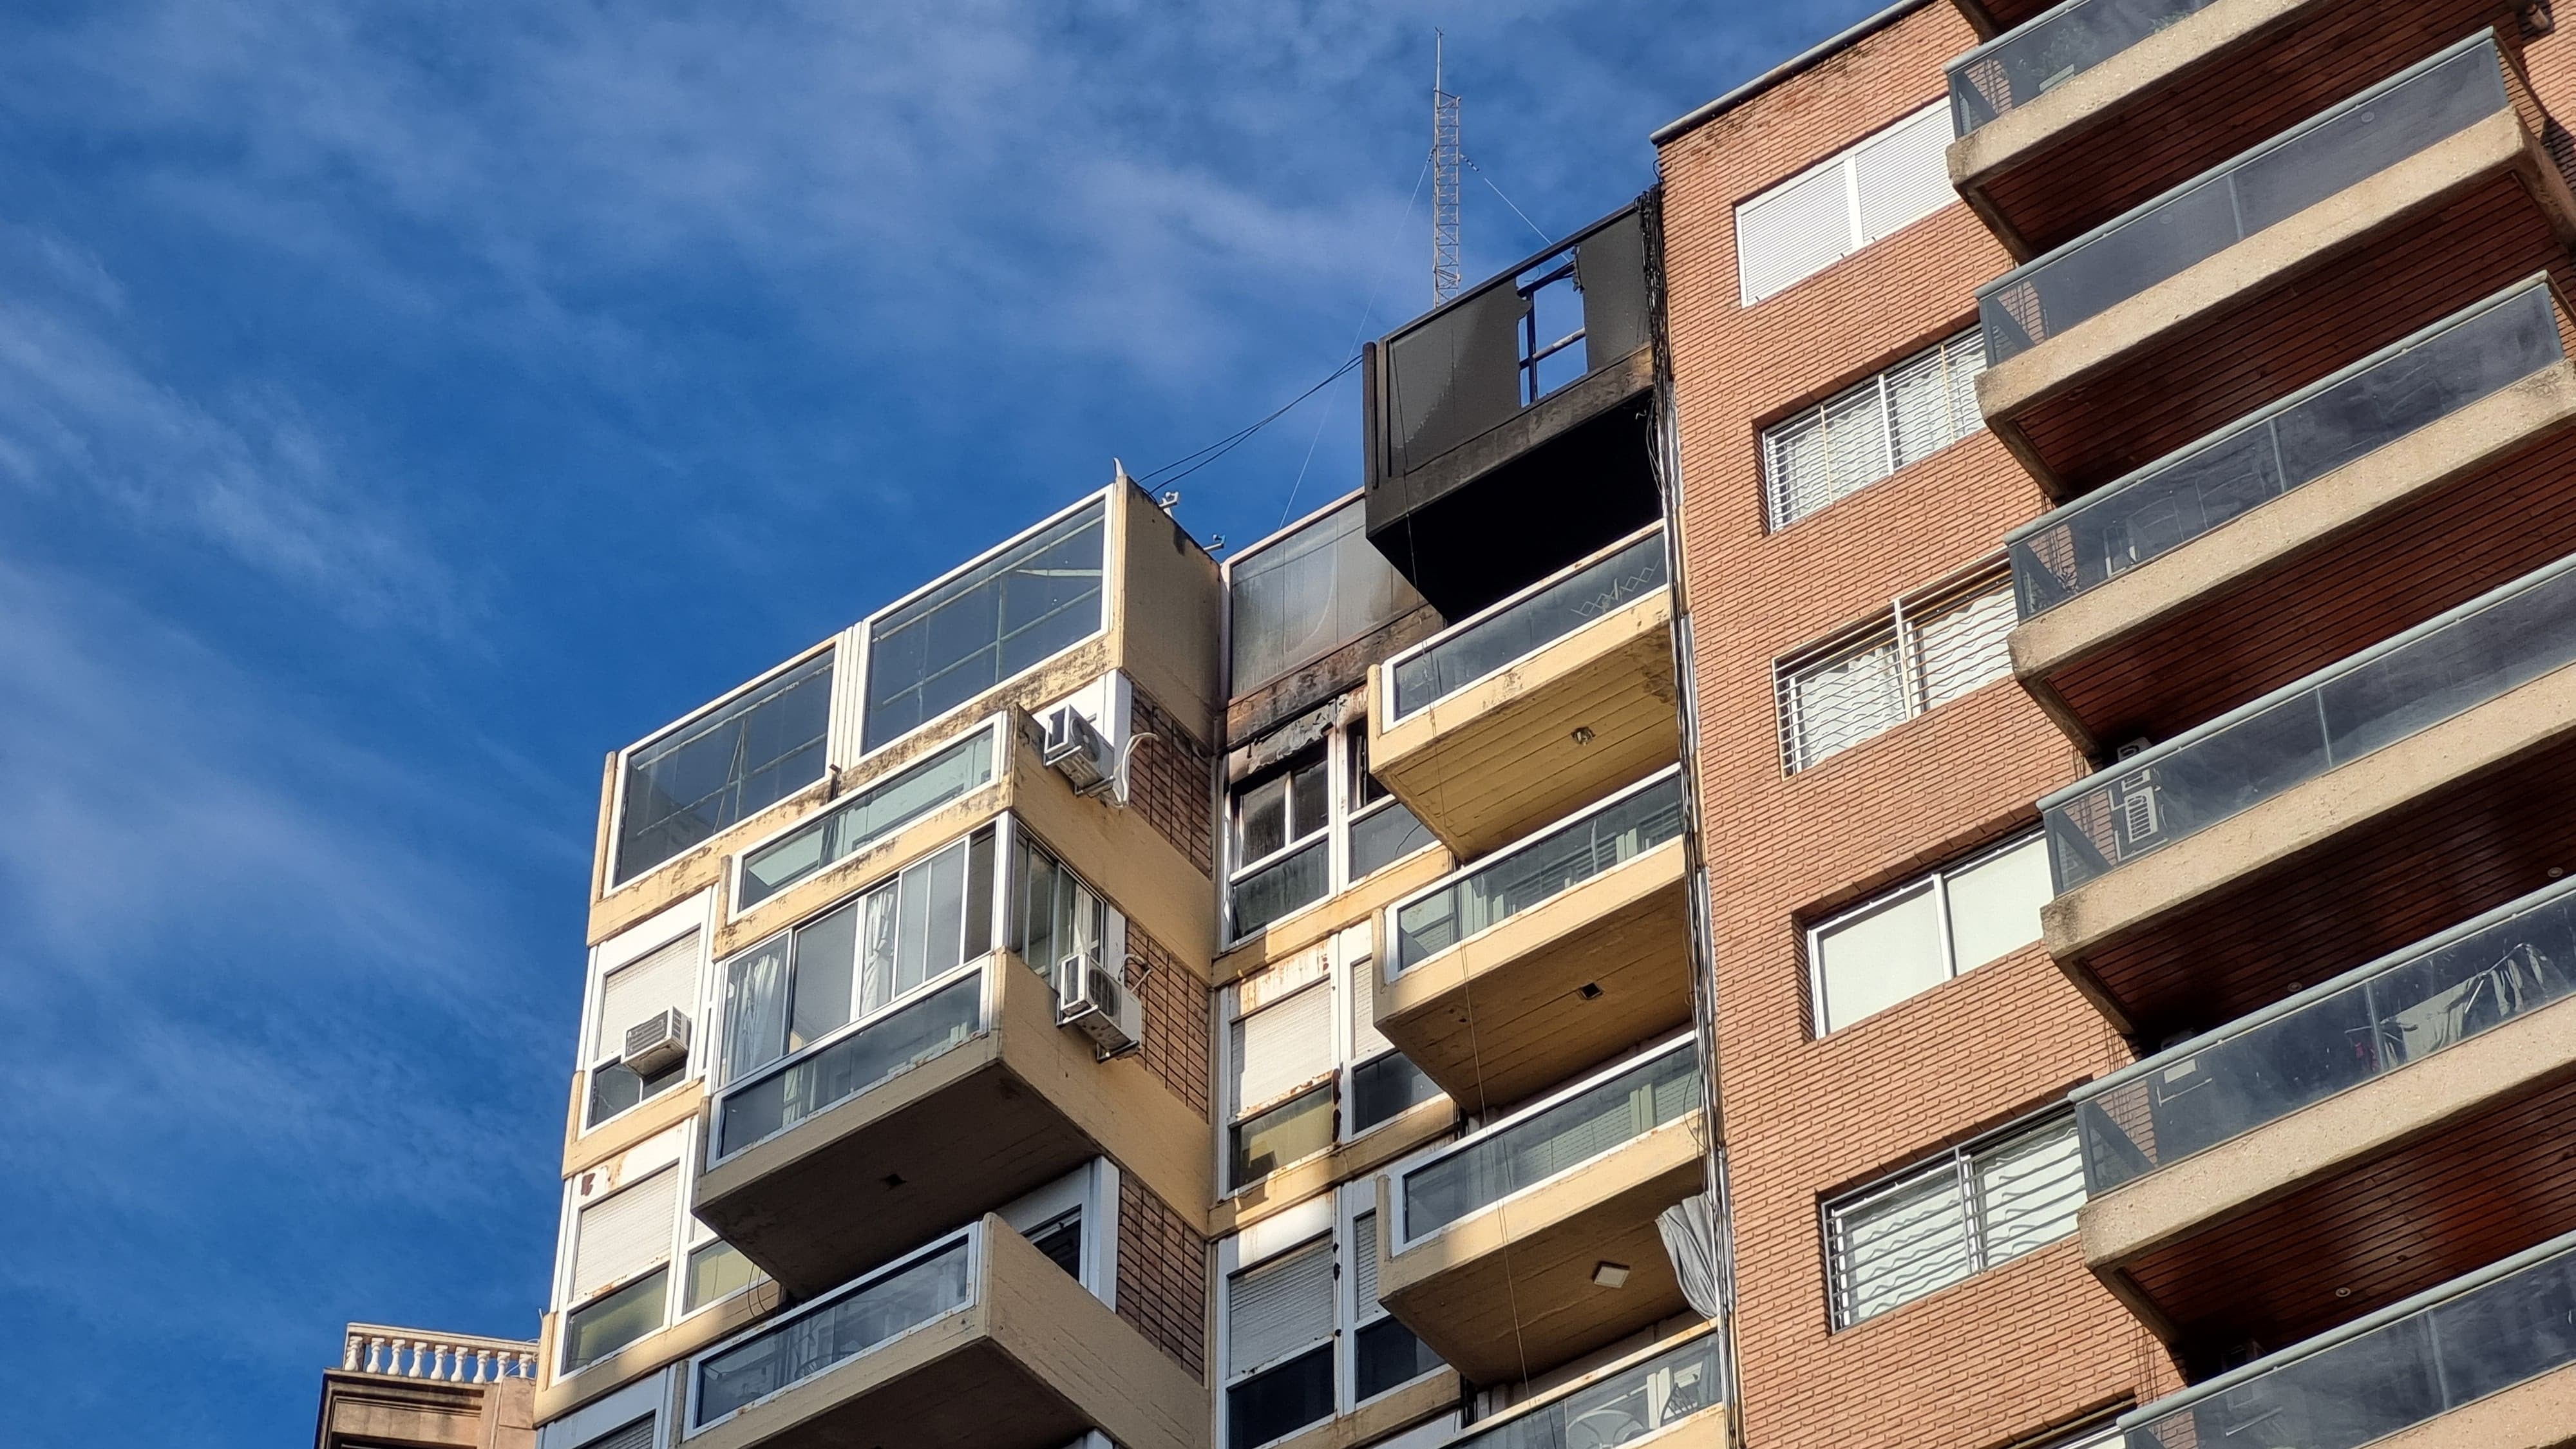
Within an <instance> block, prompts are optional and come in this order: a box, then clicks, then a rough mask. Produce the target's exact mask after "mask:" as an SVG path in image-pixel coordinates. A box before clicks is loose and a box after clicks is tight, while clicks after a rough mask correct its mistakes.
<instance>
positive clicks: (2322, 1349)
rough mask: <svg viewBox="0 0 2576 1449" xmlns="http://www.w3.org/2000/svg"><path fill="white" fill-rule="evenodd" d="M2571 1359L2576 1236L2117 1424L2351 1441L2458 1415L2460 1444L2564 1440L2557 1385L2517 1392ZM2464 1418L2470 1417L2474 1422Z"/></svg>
mask: <svg viewBox="0 0 2576 1449" xmlns="http://www.w3.org/2000/svg"><path fill="white" fill-rule="evenodd" d="M2570 1365H2576V1235H2570V1236H2568V1237H2562V1238H2557V1239H2554V1240H2552V1241H2550V1242H2548V1243H2544V1244H2542V1245H2540V1246H2539V1247H2536V1248H2534V1249H2532V1250H2530V1251H2529V1252H2526V1253H2520V1254H2517V1255H2515V1256H2514V1257H2511V1258H2507V1259H2505V1260H2504V1261H2502V1262H2500V1263H2497V1264H2495V1265H2494V1266H2492V1267H2489V1268H2486V1269H2483V1270H2481V1271H2479V1272H2476V1273H2471V1274H2469V1275H2468V1276H2466V1277H2463V1278H2459V1279H2457V1280H2454V1281H2453V1282H2451V1283H2448V1284H2445V1285H2443V1286H2442V1287H2440V1288H2436V1289H2434V1290H2432V1291H2431V1292H2428V1293H2424V1294H2421V1295H2419V1296H2417V1297H2415V1298H2413V1299H2410V1300H2408V1301H2406V1302H2403V1303H2398V1304H2395V1305H2393V1306H2391V1307H2389V1308H2388V1309H2386V1310H2384V1311H2382V1312H2379V1313H2374V1314H2372V1315H2370V1316H2369V1317H2367V1318H2363V1319H2360V1320H2358V1321H2356V1322H2354V1323H2351V1324H2349V1325H2346V1326H2345V1327H2343V1328H2340V1329H2337V1330H2336V1331H2334V1332H2332V1333H2330V1334H2326V1335H2324V1336H2322V1337H2319V1338H2316V1339H2313V1340H2311V1341H2309V1342H2306V1343H2302V1344H2299V1345H2298V1346H2296V1347H2294V1348H2290V1349H2287V1350H2285V1351H2283V1352H2281V1353H2277V1354H2274V1355H2272V1356H2271V1357H2269V1358H2264V1359H2258V1360H2256V1361H2255V1362H2253V1363H2250V1364H2247V1365H2246V1366H2245V1367H2243V1368H2240V1369H2237V1370H2235V1371H2234V1372H2232V1373H2227V1374H2222V1375H2220V1376H2219V1377H2217V1378H2214V1379H2211V1380H2209V1381H2208V1382H2206V1383H2201V1384H2197V1385H2194V1386H2193V1387H2191V1388H2189V1389H2186V1390H2184V1391H2183V1392H2181V1393H2179V1394H2175V1395H2173V1396H2172V1397H2170V1398H2167V1399H2164V1400H2161V1401H2159V1402H2157V1403H2154V1404H2150V1405H2148V1406H2146V1407H2145V1408H2143V1409H2140V1410H2137V1411H2136V1412H2133V1413H2131V1414H2129V1415H2128V1416H2126V1417H2125V1418H2123V1419H2122V1420H2121V1421H2120V1428H2121V1430H2122V1433H2123V1435H2124V1442H2125V1445H2126V1449H2210V1446H2213V1445H2243V1446H2246V1449H2360V1446H2362V1445H2365V1444H2370V1443H2375V1442H2377V1441H2379V1440H2381V1439H2385V1438H2387V1437H2389V1436H2390V1435H2393V1434H2396V1433H2398V1432H2400V1431H2401V1430H2407V1429H2414V1428H2417V1427H2418V1426H2430V1425H2433V1424H2434V1423H2435V1422H2436V1421H2440V1420H2444V1419H2446V1418H2448V1417H2449V1416H2452V1415H2458V1416H2459V1419H2458V1421H2457V1422H2458V1430H2459V1432H2458V1433H2457V1434H2456V1435H2455V1436H2450V1437H2445V1436H2442V1435H2440V1434H2438V1433H2430V1434H2428V1436H2427V1437H2422V1438H2410V1439H2408V1441H2407V1442H2408V1443H2409V1444H2410V1445H2414V1444H2422V1445H2426V1446H2432V1445H2442V1446H2445V1449H2447V1446H2450V1445H2454V1444H2456V1445H2459V1446H2461V1449H2485V1446H2491V1445H2498V1444H2506V1443H2514V1444H2541V1443H2556V1442H2560V1441H2559V1440H2557V1439H2555V1438H2551V1437H2548V1435H2547V1434H2546V1433H2545V1432H2544V1433H2542V1434H2540V1435H2539V1436H2537V1437H2534V1436H2531V1435H2527V1434H2525V1435H2515V1434H2512V1433H2509V1432H2508V1431H2507V1429H2506V1428H2505V1426H2507V1425H2512V1426H2514V1427H2515V1428H2516V1429H2523V1428H2526V1427H2527V1428H2529V1429H2533V1430H2541V1431H2550V1430H2556V1431H2563V1430H2566V1429H2567V1428H2568V1426H2567V1424H2566V1421H2565V1419H2564V1413H2565V1410H2564V1407H2563V1405H2564V1402H2565V1400H2564V1392H2565V1390H2564V1389H2563V1388H2562V1389H2560V1390H2559V1392H2558V1393H2557V1394H2554V1395H2547V1396H2543V1397H2536V1398H2535V1397H2532V1396H2529V1395H2517V1394H2516V1390H2517V1389H2520V1388H2522V1386H2524V1385H2531V1384H2534V1383H2535V1381H2536V1380H2540V1379H2542V1378H2544V1377H2545V1376H2550V1375H2554V1374H2558V1373H2561V1372H2564V1371H2565V1370H2566V1369H2568V1368H2569V1366H2570ZM2473 1420H2475V1421H2477V1422H2472V1421H2473Z"/></svg>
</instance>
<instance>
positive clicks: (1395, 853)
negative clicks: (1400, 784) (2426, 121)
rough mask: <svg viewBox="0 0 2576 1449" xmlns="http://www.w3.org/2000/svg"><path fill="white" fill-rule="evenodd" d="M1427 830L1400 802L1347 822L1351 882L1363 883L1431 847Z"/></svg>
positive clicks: (1429, 831)
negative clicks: (1349, 833)
mask: <svg viewBox="0 0 2576 1449" xmlns="http://www.w3.org/2000/svg"><path fill="white" fill-rule="evenodd" d="M1433 839H1434V837H1433V835H1432V834H1431V827H1430V826H1428V825H1425V824H1423V823H1422V822H1421V821H1420V820H1419V819H1417V818H1415V816H1414V813H1413V812H1412V811H1411V810H1409V809H1406V808H1405V806H1404V803H1403V802H1402V801H1397V802H1395V803H1393V804H1390V805H1387V806H1385V807H1384V808H1382V809H1380V810H1378V811H1376V812H1375V813H1373V814H1368V815H1363V816H1361V817H1360V818H1359V819H1357V820H1354V821H1352V822H1351V879H1352V880H1354V881H1359V880H1365V879H1367V878H1368V877H1370V876H1372V875H1375V874H1377V873H1378V872H1379V871H1381V870H1384V869H1386V868H1387V867H1388V866H1390V865H1393V864H1395V863H1396V862H1397V861H1399V860H1402V859H1404V858H1405V857H1406V856H1408V855H1411V854H1413V853H1414V852H1415V851H1417V850H1425V849H1428V848H1429V847H1430V846H1431V843H1432V841H1433Z"/></svg>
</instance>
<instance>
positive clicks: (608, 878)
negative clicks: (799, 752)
mask: <svg viewBox="0 0 2576 1449" xmlns="http://www.w3.org/2000/svg"><path fill="white" fill-rule="evenodd" d="M841 644H842V636H840V635H838V634H835V635H833V636H832V637H831V638H829V639H826V640H823V641H822V642H821V643H819V644H815V645H813V646H812V647H810V648H806V649H800V650H798V651H797V652H796V653H795V654H794V655H792V656H790V657H789V658H788V659H787V660H785V661H784V662H782V663H780V664H777V665H773V666H772V667H770V668H768V669H765V670H763V671H761V672H760V673H759V674H757V675H755V676H753V677H752V679H751V680H750V681H749V682H748V683H745V684H742V685H739V686H736V687H735V688H732V689H728V690H726V691H725V692H724V693H722V694H720V695H717V696H716V697H715V698H714V699H711V700H709V701H707V702H706V703H705V704H702V705H699V706H698V707H697V708H695V709H693V710H690V711H689V712H688V713H687V714H684V715H682V716H680V717H679V718H678V719H675V720H673V721H671V722H670V723H669V724H666V725H664V726H662V727H661V728H660V729H657V730H655V731H653V732H652V733H651V734H648V735H646V736H644V737H643V738H642V739H639V740H637V741H636V742H635V743H633V744H631V745H628V746H627V747H626V748H624V749H622V750H619V751H618V752H617V760H616V763H615V764H614V765H613V766H612V767H611V769H610V779H611V781H612V783H611V784H610V786H609V788H610V790H611V791H612V792H613V794H612V799H611V803H610V805H609V812H608V845H607V850H606V856H605V859H603V860H602V861H601V862H600V866H599V875H600V880H601V882H602V884H603V886H604V889H602V890H601V892H600V899H601V900H607V899H609V898H610V897H613V896H616V895H618V894H619V893H621V892H623V891H625V890H626V889H627V888H629V887H630V886H633V885H635V884H636V883H638V882H640V881H646V880H650V879H652V878H653V877H655V876H657V875H660V874H661V873H662V872H663V871H665V870H667V869H669V868H670V866H671V863H672V862H673V861H676V860H678V859H680V856H679V855H674V856H671V857H669V858H667V859H664V860H658V861H655V862H654V863H653V864H651V865H648V866H646V867H645V868H643V869H642V870H639V871H637V872H636V873H635V874H634V875H632V876H630V877H628V878H627V879H625V880H619V879H617V840H618V836H619V834H620V833H621V832H622V831H624V830H625V828H626V767H627V762H628V761H630V760H631V759H633V758H634V756H635V752H636V751H637V750H641V749H646V748H648V747H650V746H652V745H655V744H659V743H660V742H661V741H662V740H663V739H664V738H666V737H667V736H669V735H671V734H673V733H674V732H676V731H678V730H681V729H684V728H686V727H688V726H689V725H692V724H695V723H696V722H697V721H699V720H701V719H703V718H705V717H706V716H708V715H711V714H714V713H715V712H716V711H718V710H720V709H723V708H724V707H725V706H727V705H729V704H732V703H733V702H734V701H736V700H738V699H741V698H742V697H744V696H745V695H748V694H752V693H755V692H756V691H758V690H759V689H761V688H762V687H763V686H765V685H768V684H770V683H773V682H774V681H776V680H778V679H780V678H782V677H784V676H786V675H788V674H791V673H793V672H794V671H796V670H798V669H801V668H803V667H804V666H806V665H808V664H811V663H813V662H814V660H815V657H816V656H818V655H828V656H830V657H831V660H832V684H831V689H830V699H831V703H830V706H829V708H828V709H827V710H826V712H825V714H824V720H823V776H822V778H821V779H818V780H816V781H814V782H813V784H809V785H806V786H804V787H803V788H802V789H798V790H794V791H791V792H789V793H787V794H785V795H781V796H779V797H778V798H777V799H775V800H772V801H770V802H769V803H768V804H766V805H763V806H761V807H760V808H759V809H757V810H754V811H753V812H751V813H750V814H749V815H746V816H744V817H742V818H741V819H740V820H737V821H735V822H734V823H733V824H731V825H728V826H726V827H725V828H724V829H722V830H719V831H717V832H716V833H715V834H714V835H710V836H708V837H707V839H708V840H709V841H714V840H718V839H721V838H722V837H724V836H726V835H729V834H731V833H733V832H734V831H737V830H740V829H742V828H743V827H744V826H746V825H749V824H751V823H752V822H753V821H755V820H759V819H761V818H762V817H764V816H767V815H771V814H774V813H775V812H776V811H777V810H778V808H779V807H780V806H782V805H787V804H790V803H792V802H794V801H796V800H799V799H802V798H803V797H804V795H805V793H806V791H808V790H811V789H813V788H814V785H819V784H822V783H824V781H826V780H829V779H830V778H831V771H832V766H833V765H834V764H835V763H837V760H836V759H835V757H834V755H833V751H832V741H833V740H834V739H835V738H836V737H837V733H838V731H839V728H840V713H841V684H842V676H843V675H844V674H845V673H846V672H847V671H846V670H845V669H844V667H843V666H845V665H847V664H848V663H849V662H850V656H849V654H848V652H847V651H846V650H844V649H843V648H842V647H841ZM687 853H688V852H687V851H683V852H681V855H686V854H687Z"/></svg>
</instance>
